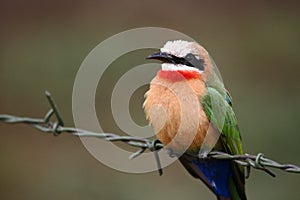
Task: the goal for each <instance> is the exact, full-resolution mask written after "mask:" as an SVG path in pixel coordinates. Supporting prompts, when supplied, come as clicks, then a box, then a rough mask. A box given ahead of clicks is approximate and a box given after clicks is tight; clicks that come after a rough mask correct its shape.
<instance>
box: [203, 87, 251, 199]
mask: <svg viewBox="0 0 300 200" xmlns="http://www.w3.org/2000/svg"><path fill="white" fill-rule="evenodd" d="M201 103H202V106H203V109H204V111H205V113H206V115H207V117H208V119H209V121H210V122H211V123H212V125H213V126H214V127H215V128H216V129H217V130H219V132H220V133H221V134H220V138H219V141H218V143H217V145H216V146H221V150H222V151H224V152H226V153H228V154H231V155H234V154H243V149H242V142H241V135H240V130H239V128H238V124H237V119H236V117H235V114H234V111H233V109H232V107H231V97H230V95H229V93H228V92H227V91H226V89H225V88H223V89H222V90H217V89H216V88H213V87H209V86H207V94H206V95H204V96H203V97H202V99H201ZM218 150H219V149H218ZM232 167H233V171H234V176H233V180H231V182H230V187H231V188H232V193H233V195H234V196H236V198H234V199H246V195H245V189H244V184H245V175H244V167H242V166H240V165H238V164H236V163H234V162H232Z"/></svg>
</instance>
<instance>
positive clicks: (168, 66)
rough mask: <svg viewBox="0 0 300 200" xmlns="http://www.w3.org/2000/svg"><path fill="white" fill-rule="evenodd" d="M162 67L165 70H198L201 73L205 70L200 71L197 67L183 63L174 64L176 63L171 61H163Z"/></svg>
mask: <svg viewBox="0 0 300 200" xmlns="http://www.w3.org/2000/svg"><path fill="white" fill-rule="evenodd" d="M161 69H162V70H164V71H178V70H182V71H196V72H199V73H200V74H201V73H202V72H203V71H200V70H199V69H197V68H194V67H189V66H187V65H182V64H178V65H174V64H171V63H162V64H161Z"/></svg>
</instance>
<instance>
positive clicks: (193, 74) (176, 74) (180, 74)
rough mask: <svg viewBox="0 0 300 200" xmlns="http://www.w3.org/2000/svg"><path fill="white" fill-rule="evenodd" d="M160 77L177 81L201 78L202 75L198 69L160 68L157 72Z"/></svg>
mask: <svg viewBox="0 0 300 200" xmlns="http://www.w3.org/2000/svg"><path fill="white" fill-rule="evenodd" d="M157 75H158V76H159V77H160V78H163V79H168V80H169V81H172V82H176V81H182V80H184V79H185V80H190V79H199V78H200V77H201V75H200V74H199V72H197V71H192V70H176V71H167V70H159V72H158V74H157Z"/></svg>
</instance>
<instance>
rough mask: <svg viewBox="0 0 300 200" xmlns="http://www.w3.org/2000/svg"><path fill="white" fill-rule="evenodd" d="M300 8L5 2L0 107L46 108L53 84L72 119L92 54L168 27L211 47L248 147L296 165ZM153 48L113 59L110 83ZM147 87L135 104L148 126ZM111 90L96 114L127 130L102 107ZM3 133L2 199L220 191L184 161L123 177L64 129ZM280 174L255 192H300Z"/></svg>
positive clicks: (0, 14) (260, 179)
mask: <svg viewBox="0 0 300 200" xmlns="http://www.w3.org/2000/svg"><path fill="white" fill-rule="evenodd" d="M299 10H300V3H299V1H269V2H268V1H232V0H229V1H196V0H195V1H172V2H163V1H156V0H152V1H130V2H125V1H124V2H122V1H119V2H114V1H108V2H102V1H78V0H73V1H70V0H69V1H68V0H64V1H58V0H54V1H53V0H52V1H51V0H44V1H37V0H28V1H18V0H13V1H1V2H0V25H1V31H0V42H1V45H0V91H1V94H0V113H7V114H15V115H22V116H32V117H40V116H42V115H44V113H45V112H46V111H47V110H48V108H49V106H48V104H47V102H46V99H45V97H44V91H45V90H46V89H47V90H49V91H51V92H52V95H53V96H54V97H55V99H56V102H57V104H58V106H59V108H60V110H61V112H62V115H63V116H64V119H65V122H66V124H67V125H70V126H72V125H73V120H72V108H71V105H72V86H73V82H74V79H75V75H76V72H77V70H78V69H79V67H80V64H81V62H82V61H83V59H84V58H85V57H86V55H87V54H88V53H89V52H90V51H91V50H92V49H93V48H94V47H95V46H96V45H97V44H98V43H99V42H101V41H103V40H105V39H106V38H108V37H110V36H112V35H114V34H116V33H119V32H121V31H125V30H127V29H130V28H136V27H144V26H159V27H166V28H171V29H175V30H178V31H180V32H183V33H185V34H187V35H190V36H191V37H193V38H194V39H195V40H197V41H198V42H199V43H200V44H203V45H204V46H205V47H206V48H207V49H208V50H209V52H210V53H211V55H212V57H213V58H214V60H215V62H216V63H217V65H218V67H219V70H220V71H221V73H222V76H223V79H224V81H225V84H226V86H227V88H228V89H229V90H230V92H231V94H232V96H233V98H234V106H235V111H236V115H237V117H238V119H239V123H240V127H241V130H242V134H243V135H242V136H243V141H244V147H245V151H246V152H248V153H252V154H256V153H258V152H263V153H265V155H267V156H268V157H270V158H272V159H275V160H278V161H280V162H283V163H295V164H298V165H300V156H299V150H300V148H299V142H300V134H299V130H298V127H299V121H300V118H299V113H300V105H299V102H300V79H299V75H300V61H299V52H300V12H299ZM145 55H146V54H145V53H143V52H141V53H137V54H132V55H128V56H127V58H122V59H124V60H123V61H122V62H121V61H116V62H115V63H114V67H113V68H112V69H114V70H111V71H110V72H109V71H108V72H107V76H106V77H107V79H111V80H114V79H115V78H116V77H118V76H120V75H121V74H122V73H124V71H125V72H126V70H129V69H130V67H132V66H135V65H136V64H142V63H145V61H144V60H143V56H145ZM146 88H147V87H143V88H141V89H140V90H138V91H137V92H136V94H135V95H136V98H134V100H133V101H132V106H130V109H131V113H132V114H133V116H138V117H134V119H135V120H136V121H137V122H138V123H140V124H144V123H145V120H144V118H143V114H142V108H141V102H142V100H143V99H142V93H143V91H145V89H146ZM111 89H112V85H111V84H107V85H106V89H103V88H102V89H99V91H100V90H101V92H99V91H98V92H97V97H96V98H97V102H99V103H98V104H97V105H96V107H97V112H98V116H99V118H100V117H101V116H102V117H101V118H102V119H103V118H104V117H105V119H103V120H105V121H101V123H103V124H104V125H105V131H111V132H116V133H119V134H122V133H121V131H120V130H119V129H118V128H117V127H116V125H115V124H114V121H113V119H112V117H111V113H110V111H109V110H107V109H106V110H105V108H107V107H109V104H107V102H108V103H109V98H110V95H111ZM101 98H102V99H104V100H105V101H100V100H101ZM100 102H104V103H100ZM103 116H104V117H103ZM0 133H1V140H0V160H1V161H0V199H75V200H76V199H125V200H126V199H130V200H134V199H144V200H147V199H149V200H150V199H153V198H155V199H173V200H177V199H178V200H179V199H214V196H213V195H212V194H211V193H210V192H209V191H208V189H206V188H205V187H204V185H203V184H202V183H200V182H199V181H198V180H195V179H193V178H192V177H191V176H190V175H189V174H188V173H187V172H186V171H185V170H184V169H183V167H182V166H181V165H180V164H179V163H178V162H176V163H174V164H173V165H171V166H169V167H167V168H166V169H165V170H164V175H163V176H162V177H159V176H158V175H157V173H155V172H153V173H148V174H127V173H122V172H118V171H115V170H114V169H110V168H108V167H106V166H104V165H103V164H101V163H100V162H98V161H97V160H95V159H94V158H93V157H92V156H91V155H90V154H89V153H88V152H87V151H86V149H85V148H84V147H83V145H82V144H81V142H80V140H79V139H78V138H75V137H72V136H70V135H67V134H66V135H64V134H63V135H61V136H59V137H53V136H51V135H47V134H43V133H40V132H38V131H36V130H34V129H33V128H31V127H28V126H26V125H7V124H3V123H0ZM276 173H277V177H276V178H275V179H274V178H271V177H270V176H268V175H266V174H264V173H263V172H261V171H256V170H253V171H252V174H251V177H250V179H248V180H247V194H248V196H249V199H274V200H275V199H299V198H300V190H299V185H300V179H299V175H297V174H289V173H285V172H281V171H278V170H276Z"/></svg>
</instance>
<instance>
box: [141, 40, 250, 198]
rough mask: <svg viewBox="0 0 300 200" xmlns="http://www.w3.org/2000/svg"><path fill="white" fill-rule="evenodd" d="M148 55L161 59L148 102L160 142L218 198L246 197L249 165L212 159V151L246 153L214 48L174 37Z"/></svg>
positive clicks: (149, 117) (150, 115) (145, 101)
mask: <svg viewBox="0 0 300 200" xmlns="http://www.w3.org/2000/svg"><path fill="white" fill-rule="evenodd" d="M146 59H148V60H158V61H159V62H160V63H161V69H160V70H159V71H158V72H157V75H156V76H155V77H154V78H153V80H152V81H151V82H150V86H149V90H148V91H147V92H146V93H145V100H144V104H143V107H144V111H145V116H146V118H147V120H148V122H149V124H150V125H151V126H152V128H153V130H154V132H155V134H156V136H157V138H158V140H159V141H160V142H161V143H162V144H163V145H164V147H165V149H166V150H167V152H168V153H169V154H170V156H177V157H178V159H179V161H180V162H181V164H182V165H183V166H184V168H185V169H186V170H187V171H188V172H189V173H190V174H191V175H192V176H193V177H194V178H197V179H200V180H201V181H202V182H203V183H204V184H205V185H206V186H207V187H208V188H209V189H210V190H211V191H212V192H213V193H214V194H215V196H216V198H217V199H218V200H246V199H247V197H246V192H245V172H244V167H243V166H241V165H239V164H237V163H235V162H234V161H231V160H226V159H223V160H222V159H212V158H209V157H207V154H208V153H209V152H210V151H212V150H216V151H221V152H225V153H227V154H231V155H238V154H243V147H242V142H241V134H240V129H239V127H238V124H237V119H236V116H235V113H234V111H233V108H232V97H231V96H230V94H229V92H228V91H227V90H226V88H225V86H224V84H223V82H222V80H221V78H220V75H219V74H218V71H217V70H216V65H215V63H214V61H213V59H212V58H211V56H210V55H209V53H208V51H207V50H206V49H205V48H204V47H203V46H201V45H200V44H198V43H197V42H194V41H185V40H172V41H167V42H166V43H165V44H164V46H163V47H162V48H160V49H159V51H158V52H156V53H153V54H151V55H149V56H147V57H146Z"/></svg>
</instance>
